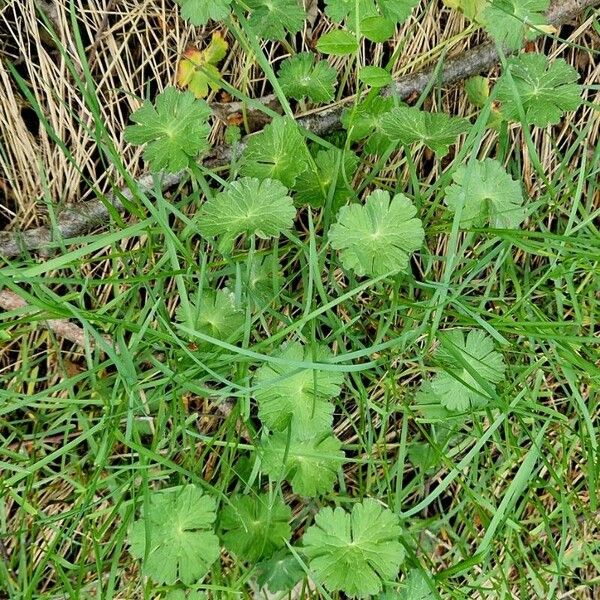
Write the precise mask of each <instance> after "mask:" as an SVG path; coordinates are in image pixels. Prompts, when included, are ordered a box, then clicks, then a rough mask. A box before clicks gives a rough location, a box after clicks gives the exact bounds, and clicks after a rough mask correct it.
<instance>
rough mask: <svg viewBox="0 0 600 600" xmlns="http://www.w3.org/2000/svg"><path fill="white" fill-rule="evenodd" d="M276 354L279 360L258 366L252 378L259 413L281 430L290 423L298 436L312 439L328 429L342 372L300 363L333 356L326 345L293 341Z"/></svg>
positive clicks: (270, 424)
mask: <svg viewBox="0 0 600 600" xmlns="http://www.w3.org/2000/svg"><path fill="white" fill-rule="evenodd" d="M275 357H276V358H278V359H279V360H278V361H277V362H273V363H266V364H264V365H262V366H261V367H259V368H258V369H257V371H256V374H255V376H254V381H253V387H255V388H256V389H255V391H254V397H255V398H256V401H257V403H258V416H259V418H260V420H261V421H262V423H263V425H265V426H266V427H268V428H269V429H274V430H278V431H282V430H284V429H286V428H287V427H288V426H289V425H290V423H291V427H292V431H293V432H294V435H295V436H296V437H297V438H298V439H311V438H313V437H314V436H317V435H320V434H323V433H326V432H329V431H330V427H331V422H332V415H333V405H332V404H331V403H330V402H329V400H330V399H331V398H335V397H337V396H339V394H340V388H341V386H342V383H343V381H344V377H343V374H342V373H341V372H340V371H325V370H317V369H309V368H302V367H299V366H298V365H297V363H299V362H304V363H306V362H308V363H313V362H321V363H322V362H327V361H328V360H330V359H331V358H332V354H331V352H330V350H329V349H328V348H326V347H324V346H318V347H317V348H316V349H315V348H312V347H310V346H308V347H304V346H302V344H300V343H299V342H292V343H289V344H287V345H285V346H284V347H283V348H282V349H281V350H280V351H279V352H277V353H276V354H275ZM286 361H289V362H290V363H291V364H286ZM294 363H296V364H294Z"/></svg>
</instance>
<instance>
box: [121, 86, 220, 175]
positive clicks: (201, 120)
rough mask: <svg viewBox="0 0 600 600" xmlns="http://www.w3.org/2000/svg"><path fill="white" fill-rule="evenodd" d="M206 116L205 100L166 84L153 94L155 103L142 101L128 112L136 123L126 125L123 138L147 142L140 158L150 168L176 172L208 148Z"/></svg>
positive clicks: (134, 141) (135, 142)
mask: <svg viewBox="0 0 600 600" xmlns="http://www.w3.org/2000/svg"><path fill="white" fill-rule="evenodd" d="M210 115H211V110H210V108H209V106H208V104H207V103H206V102H204V101H203V100H197V99H196V98H195V97H194V94H192V93H191V92H180V91H179V90H177V89H176V88H174V87H168V88H166V89H165V91H164V92H162V93H160V94H159V95H158V96H157V97H156V100H155V106H153V105H152V103H151V102H150V101H148V100H146V101H145V102H144V104H143V105H142V106H141V107H140V108H138V110H136V111H135V112H134V113H133V114H132V115H131V120H132V121H134V122H135V123H136V124H135V125H130V126H129V127H127V129H126V130H125V140H126V141H128V142H129V143H131V144H139V145H143V144H146V145H147V146H146V150H145V151H144V159H145V160H146V161H147V162H148V163H149V164H150V167H151V169H152V170H153V171H155V172H158V171H160V170H163V169H164V170H165V171H167V172H169V173H176V172H177V171H181V170H182V169H185V168H186V167H187V166H188V165H189V163H190V160H192V159H195V158H196V157H197V156H198V155H199V154H203V153H204V152H206V151H207V150H208V149H209V148H210V144H209V142H208V136H209V134H210V126H209V125H208V123H207V120H208V118H209V117H210Z"/></svg>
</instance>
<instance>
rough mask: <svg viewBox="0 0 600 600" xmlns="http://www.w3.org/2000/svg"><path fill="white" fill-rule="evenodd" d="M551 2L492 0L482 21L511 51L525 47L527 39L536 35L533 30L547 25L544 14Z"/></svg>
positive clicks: (496, 38)
mask: <svg viewBox="0 0 600 600" xmlns="http://www.w3.org/2000/svg"><path fill="white" fill-rule="evenodd" d="M549 4H550V1H549V0H492V1H491V2H489V3H487V4H486V6H485V8H484V9H483V12H482V13H481V15H480V17H481V21H482V22H483V24H484V26H485V28H486V29H487V30H488V31H489V32H490V34H491V35H492V37H493V38H494V39H495V40H496V41H498V42H499V43H501V44H504V45H505V46H506V47H507V48H509V49H510V50H517V49H519V48H520V47H521V46H522V45H523V41H524V39H525V37H531V36H530V35H529V33H531V34H532V35H534V36H535V35H536V31H535V29H532V27H533V28H536V27H537V28H539V27H543V26H545V25H546V16H545V14H544V12H545V11H546V10H547V9H548V6H549Z"/></svg>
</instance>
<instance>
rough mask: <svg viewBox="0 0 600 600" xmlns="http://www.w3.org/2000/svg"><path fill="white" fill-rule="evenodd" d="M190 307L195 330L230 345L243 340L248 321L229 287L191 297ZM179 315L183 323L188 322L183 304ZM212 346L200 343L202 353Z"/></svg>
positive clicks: (205, 291) (177, 312)
mask: <svg viewBox="0 0 600 600" xmlns="http://www.w3.org/2000/svg"><path fill="white" fill-rule="evenodd" d="M190 307H191V310H192V318H193V327H194V330H195V331H198V332H200V333H203V334H205V335H209V336H211V337H213V338H217V339H219V340H223V341H224V342H229V343H234V342H236V341H238V340H239V339H240V338H241V336H242V334H243V331H244V323H245V321H246V318H245V315H244V311H243V310H241V309H240V308H239V307H238V306H237V305H236V302H235V296H234V294H233V293H232V292H230V291H229V290H228V289H227V288H224V289H221V290H211V289H204V290H202V291H201V292H199V293H198V294H195V295H193V296H192V297H191V302H190ZM175 316H176V318H177V320H178V321H179V322H180V323H187V320H188V319H187V314H186V311H185V310H184V307H183V306H182V305H180V306H179V307H178V308H177V311H176V313H175ZM211 347H212V345H211V344H210V343H209V342H204V341H200V342H198V348H199V349H201V350H205V349H208V348H211Z"/></svg>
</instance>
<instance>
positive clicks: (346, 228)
mask: <svg viewBox="0 0 600 600" xmlns="http://www.w3.org/2000/svg"><path fill="white" fill-rule="evenodd" d="M416 213H417V209H416V208H415V207H414V205H413V204H412V202H411V201H410V200H409V199H408V198H407V197H406V196H404V195H402V194H397V195H396V196H394V198H393V199H391V200H390V195H389V193H388V192H384V191H381V190H377V191H375V192H373V193H371V194H370V195H369V197H368V198H367V201H366V203H365V204H364V205H363V206H361V205H359V204H351V205H349V206H344V207H343V208H342V209H341V210H340V212H339V217H338V221H337V223H335V224H334V225H332V227H331V229H330V230H329V241H330V242H331V246H332V247H333V248H334V249H336V250H339V251H340V257H341V260H342V264H343V265H344V267H345V268H346V269H350V270H353V271H354V272H355V273H356V274H357V275H369V276H372V277H377V276H379V275H385V274H386V273H394V272H398V271H404V272H405V271H407V270H408V261H409V258H410V255H411V254H412V253H413V252H414V251H415V250H418V249H419V248H420V247H421V246H422V244H423V239H424V237H425V232H424V231H423V227H422V224H421V221H420V219H418V218H416V217H415V215H416Z"/></svg>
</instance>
